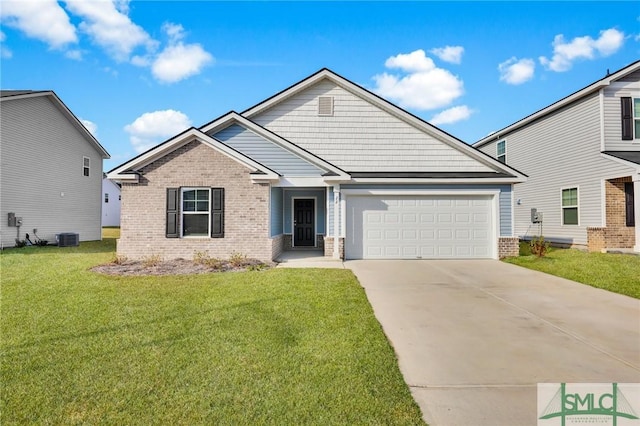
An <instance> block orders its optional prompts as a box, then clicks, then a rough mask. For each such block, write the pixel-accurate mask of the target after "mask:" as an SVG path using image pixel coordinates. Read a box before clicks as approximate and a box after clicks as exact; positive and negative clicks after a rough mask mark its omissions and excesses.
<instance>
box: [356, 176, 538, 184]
mask: <svg viewBox="0 0 640 426" xmlns="http://www.w3.org/2000/svg"><path fill="white" fill-rule="evenodd" d="M526 181H527V178H526V177H507V178H475V179H474V178H466V179H455V178H431V179H430V178H352V179H351V182H349V183H361V184H364V183H386V184H390V185H393V184H404V183H407V184H417V183H425V184H431V183H434V184H444V183H446V184H461V185H464V184H468V183H472V184H483V183H486V184H494V183H498V184H512V183H521V182H526Z"/></svg>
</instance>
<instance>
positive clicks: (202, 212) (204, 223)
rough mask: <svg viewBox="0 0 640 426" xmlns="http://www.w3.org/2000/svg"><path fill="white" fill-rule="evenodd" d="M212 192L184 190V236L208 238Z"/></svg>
mask: <svg viewBox="0 0 640 426" xmlns="http://www.w3.org/2000/svg"><path fill="white" fill-rule="evenodd" d="M210 195H211V190H210V189H209V188H206V189H204V188H203V189H198V188H185V189H183V190H182V218H181V219H182V220H181V223H182V235H183V236H184V237H206V236H208V235H209V222H210V220H209V215H210V214H211V209H210V208H209V199H210Z"/></svg>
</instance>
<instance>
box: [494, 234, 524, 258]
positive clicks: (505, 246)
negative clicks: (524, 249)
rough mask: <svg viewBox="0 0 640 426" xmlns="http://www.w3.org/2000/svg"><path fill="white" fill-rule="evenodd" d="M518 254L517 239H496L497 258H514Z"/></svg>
mask: <svg viewBox="0 0 640 426" xmlns="http://www.w3.org/2000/svg"><path fill="white" fill-rule="evenodd" d="M519 254H520V239H519V238H518V237H500V238H499V239H498V257H499V258H500V259H502V258H505V257H514V256H518V255H519Z"/></svg>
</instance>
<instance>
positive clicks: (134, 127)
mask: <svg viewBox="0 0 640 426" xmlns="http://www.w3.org/2000/svg"><path fill="white" fill-rule="evenodd" d="M189 127H191V120H189V117H187V116H186V115H185V114H183V113H182V112H180V111H175V110H172V109H167V110H163V111H154V112H145V113H144V114H142V115H141V116H140V117H138V118H136V119H135V120H134V121H133V123H131V124H127V125H126V126H125V127H124V130H125V131H126V132H127V133H129V135H130V136H129V138H130V141H131V145H133V149H135V150H136V152H138V153H140V152H143V151H146V150H147V149H149V148H151V147H153V146H154V145H156V144H158V143H159V142H162V141H163V140H165V139H167V138H169V137H171V136H175V135H176V134H178V133H180V132H182V131H184V130H186V129H188V128H189Z"/></svg>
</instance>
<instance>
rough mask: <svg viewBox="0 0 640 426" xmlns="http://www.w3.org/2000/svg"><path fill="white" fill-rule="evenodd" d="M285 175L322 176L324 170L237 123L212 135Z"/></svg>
mask: <svg viewBox="0 0 640 426" xmlns="http://www.w3.org/2000/svg"><path fill="white" fill-rule="evenodd" d="M212 136H213V137H214V138H216V139H218V140H219V141H221V142H224V143H225V144H227V145H229V146H230V147H232V148H233V149H235V150H236V151H240V152H241V153H243V154H244V155H246V156H247V157H249V158H252V159H253V160H255V161H257V162H259V163H260V164H262V165H264V166H267V167H268V168H270V169H271V170H274V171H276V172H277V173H279V174H281V175H283V176H321V175H322V174H323V173H324V170H322V169H319V168H318V167H316V166H314V165H313V164H310V163H309V162H308V161H306V160H303V159H302V158H300V157H298V156H297V155H295V154H293V153H291V152H290V151H287V150H286V149H284V148H282V147H280V146H278V145H276V144H274V143H273V142H270V141H268V140H265V139H264V138H262V137H261V136H258V135H256V134H255V133H253V132H252V131H250V130H248V129H245V128H243V127H242V126H239V125H237V124H234V125H231V126H229V127H227V128H226V129H224V130H221V131H219V132H217V133H216V134H214V135H212Z"/></svg>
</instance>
